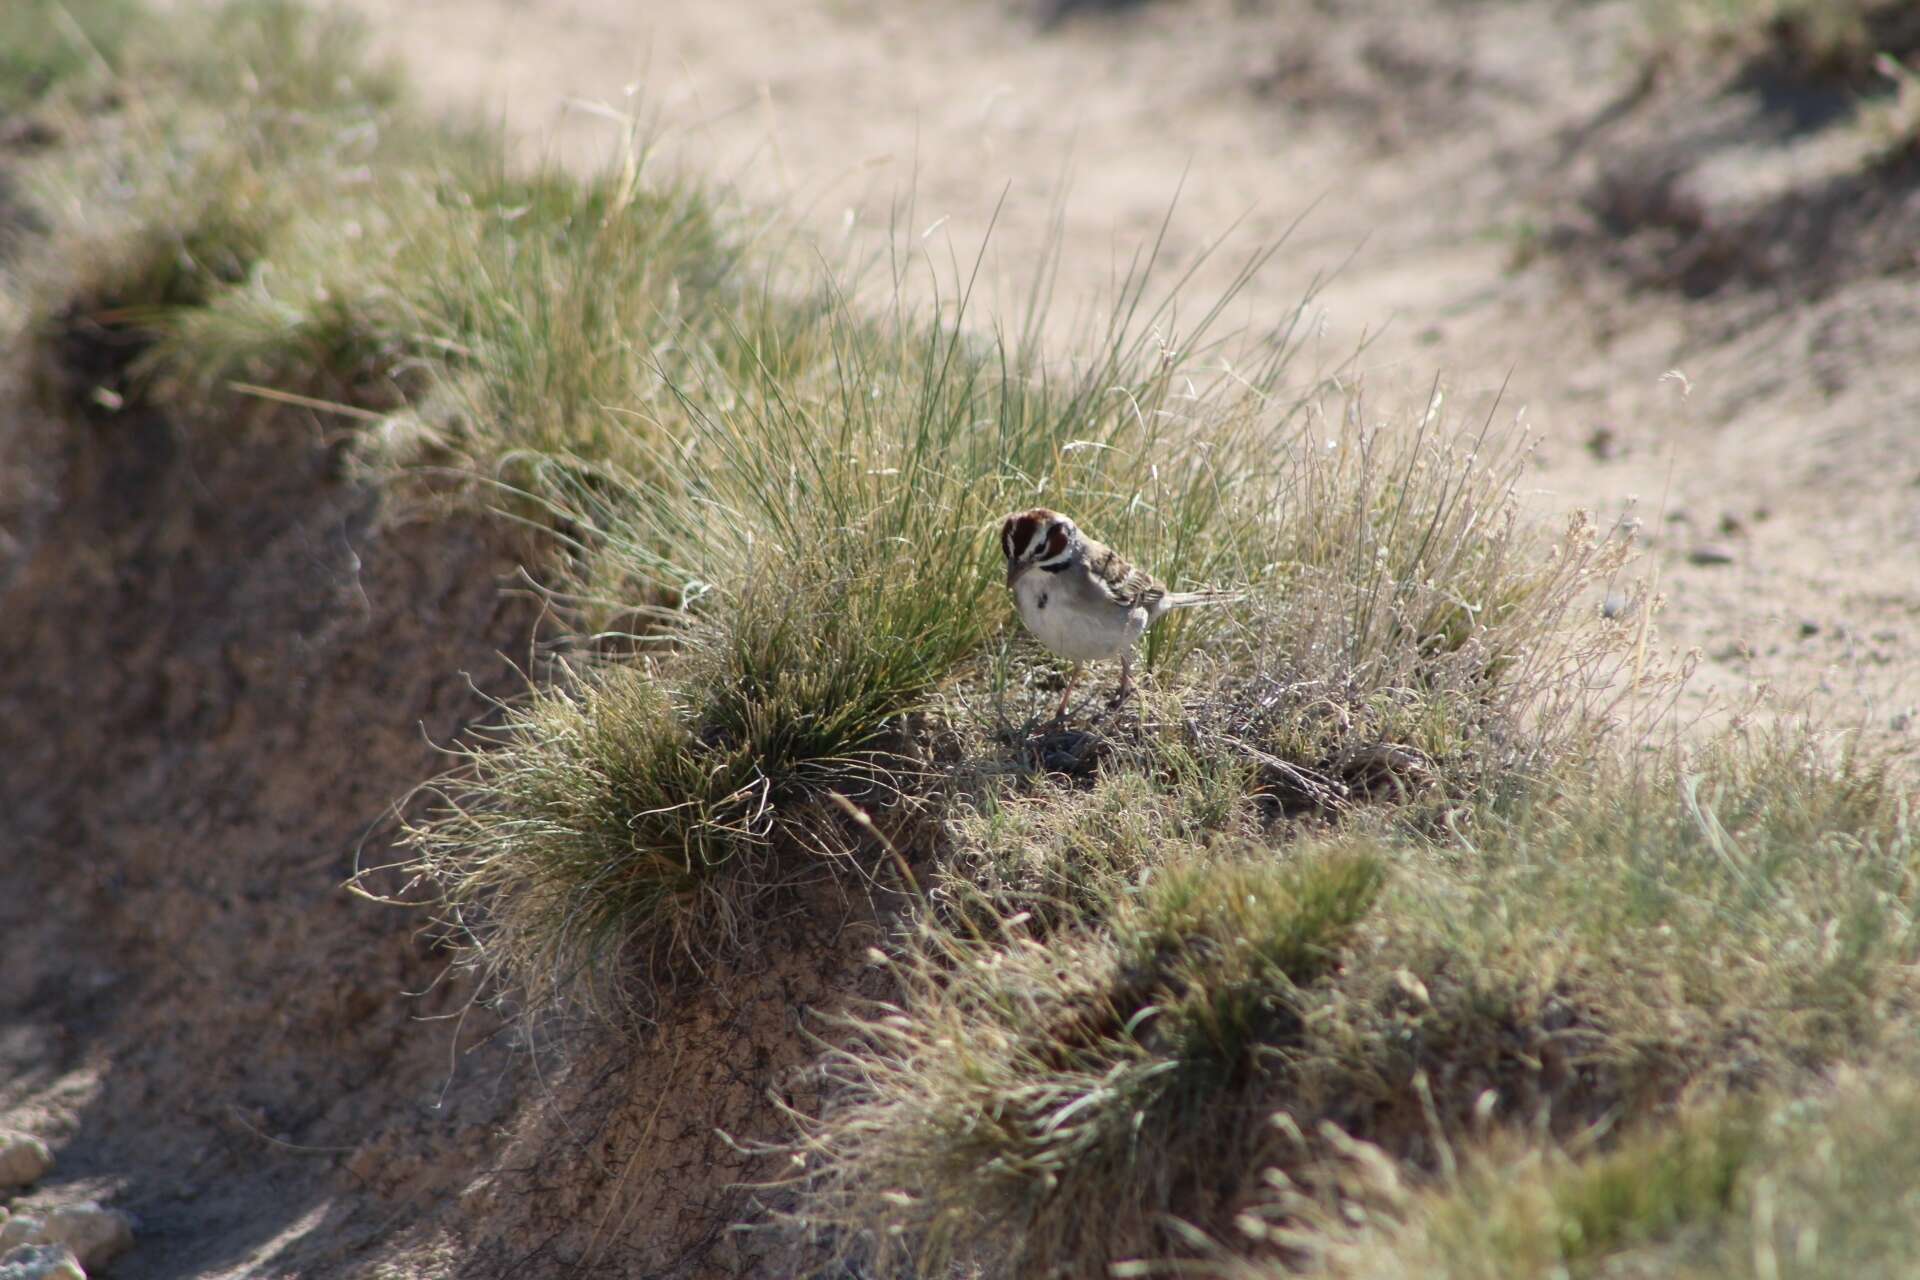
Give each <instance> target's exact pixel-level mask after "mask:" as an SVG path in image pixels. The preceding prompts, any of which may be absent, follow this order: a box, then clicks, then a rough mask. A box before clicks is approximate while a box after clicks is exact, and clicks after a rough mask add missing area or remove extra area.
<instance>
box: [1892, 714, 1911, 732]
mask: <svg viewBox="0 0 1920 1280" xmlns="http://www.w3.org/2000/svg"><path fill="white" fill-rule="evenodd" d="M1913 715H1914V713H1913V712H1911V711H1897V712H1895V713H1894V715H1893V717H1892V718H1891V719H1889V720H1888V721H1887V728H1889V729H1891V730H1893V731H1894V732H1895V733H1905V732H1906V731H1907V730H1909V729H1911V728H1913Z"/></svg>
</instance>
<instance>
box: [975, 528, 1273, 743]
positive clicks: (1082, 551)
mask: <svg viewBox="0 0 1920 1280" xmlns="http://www.w3.org/2000/svg"><path fill="white" fill-rule="evenodd" d="M1000 550H1001V551H1002V552H1003V553H1005V555H1006V557H1007V586H1008V587H1009V588H1010V589H1011V590H1012V591H1013V599H1014V603H1015V604H1016V605H1018V606H1019V609H1020V621H1022V622H1024V623H1026V624H1027V630H1029V631H1031V632H1033V634H1034V638H1035V639H1037V640H1039V641H1040V643H1041V644H1043V645H1045V646H1047V648H1049V649H1051V650H1053V651H1054V652H1055V653H1057V654H1059V655H1060V656H1061V657H1063V658H1066V659H1068V660H1069V661H1071V662H1072V663H1073V670H1072V671H1071V672H1069V673H1068V675H1067V687H1066V688H1065V689H1063V690H1062V691H1061V693H1060V705H1059V706H1058V707H1057V708H1055V709H1054V713H1053V714H1054V718H1055V719H1056V720H1057V719H1059V718H1060V717H1061V716H1063V715H1065V714H1066V710H1067V697H1068V695H1069V694H1071V693H1072V692H1073V682H1074V681H1075V680H1077V679H1079V678H1080V666H1081V664H1082V663H1085V662H1088V661H1091V660H1092V659H1094V658H1118V659H1120V689H1119V691H1118V692H1117V693H1115V694H1114V699H1113V700H1114V702H1115V703H1116V704H1118V703H1119V702H1120V701H1121V700H1122V699H1124V698H1125V697H1126V696H1127V692H1128V690H1130V689H1131V688H1132V687H1133V645H1134V642H1135V641H1137V640H1138V639H1139V638H1140V636H1141V633H1142V632H1144V631H1145V630H1146V629H1147V628H1148V627H1150V626H1152V625H1153V624H1154V623H1155V622H1158V621H1159V620H1160V618H1161V617H1162V616H1163V615H1164V614H1166V613H1167V612H1168V611H1169V610H1171V609H1186V608H1191V607H1192V606H1194V605H1202V604H1228V603H1231V602H1232V601H1234V600H1238V599H1239V598H1240V595H1239V593H1238V592H1233V591H1178V592H1170V591H1168V590H1167V589H1166V588H1165V587H1164V586H1162V585H1160V583H1158V582H1156V581H1155V580H1154V578H1153V576H1152V575H1151V574H1149V573H1147V572H1146V570H1144V569H1136V568H1134V567H1133V566H1132V565H1130V564H1128V563H1127V562H1126V561H1125V560H1122V559H1121V558H1120V557H1119V555H1118V554H1117V553H1115V551H1114V550H1113V548H1112V547H1109V546H1106V545H1105V544H1103V543H1099V542H1095V541H1094V540H1093V539H1092V538H1089V537H1087V536H1086V535H1085V534H1083V533H1081V532H1080V527H1079V526H1078V525H1076V524H1074V522H1073V521H1072V520H1069V519H1068V518H1067V517H1066V516H1063V515H1061V514H1060V513H1059V512H1057V511H1049V510H1047V509H1046V508H1045V507H1035V508H1034V509H1033V510H1031V511H1022V512H1019V513H1017V514H1015V515H1010V516H1008V517H1007V518H1006V520H1005V521H1004V522H1003V523H1002V524H1001V526H1000Z"/></svg>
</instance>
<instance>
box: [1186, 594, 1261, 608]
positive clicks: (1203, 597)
mask: <svg viewBox="0 0 1920 1280" xmlns="http://www.w3.org/2000/svg"><path fill="white" fill-rule="evenodd" d="M1246 598H1247V593H1246V592H1244V591H1169V592H1168V593H1167V608H1169V609H1192V608H1195V607H1197V606H1199V605H1203V604H1233V603H1234V602H1236V601H1239V600H1244V599H1246Z"/></svg>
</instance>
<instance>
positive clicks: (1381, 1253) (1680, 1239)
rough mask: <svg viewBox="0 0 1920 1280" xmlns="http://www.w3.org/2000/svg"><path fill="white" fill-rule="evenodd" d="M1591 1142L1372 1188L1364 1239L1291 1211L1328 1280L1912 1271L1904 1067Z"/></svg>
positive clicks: (1910, 1146) (1723, 1106)
mask: <svg viewBox="0 0 1920 1280" xmlns="http://www.w3.org/2000/svg"><path fill="white" fill-rule="evenodd" d="M1597 1138H1598V1135H1595V1138H1594V1139H1590V1140H1588V1141H1587V1142H1584V1143H1581V1144H1579V1146H1578V1147H1576V1148H1574V1149H1571V1150H1569V1149H1567V1148H1562V1147H1557V1146H1552V1145H1542V1144H1539V1143H1515V1142H1511V1141H1496V1142H1494V1143H1492V1144H1490V1146H1489V1147H1488V1148H1487V1149H1483V1150H1473V1151H1470V1152H1468V1153H1466V1154H1465V1155H1464V1156H1463V1158H1462V1161H1461V1166H1460V1168H1459V1170H1458V1171H1457V1172H1456V1173H1455V1174H1453V1175H1452V1176H1449V1177H1448V1178H1446V1179H1444V1180H1442V1181H1441V1182H1440V1184H1439V1185H1437V1186H1434V1187H1431V1188H1429V1189H1426V1190H1424V1191H1420V1192H1418V1193H1413V1192H1411V1191H1410V1189H1409V1188H1408V1187H1407V1186H1406V1185H1405V1184H1397V1185H1393V1184H1386V1183H1384V1182H1383V1181H1382V1180H1379V1179H1376V1182H1375V1185H1376V1187H1377V1188H1378V1191H1377V1192H1376V1193H1375V1194H1374V1195H1373V1196H1372V1197H1371V1199H1372V1203H1373V1205H1374V1206H1375V1210H1376V1212H1375V1213H1374V1214H1373V1216H1372V1217H1371V1218H1370V1220H1369V1226H1370V1227H1371V1228H1372V1230H1369V1231H1357V1230H1355V1229H1353V1227H1352V1226H1351V1224H1349V1223H1345V1222H1342V1221H1340V1220H1339V1219H1338V1217H1337V1216H1336V1215H1332V1214H1326V1213H1324V1212H1321V1211H1320V1208H1319V1206H1316V1205H1312V1204H1309V1203H1306V1202H1304V1201H1301V1200H1299V1199H1297V1198H1296V1199H1295V1201H1294V1207H1295V1210H1296V1213H1297V1214H1298V1216H1300V1217H1301V1218H1303V1219H1310V1220H1313V1221H1314V1222H1316V1223H1317V1225H1318V1230H1319V1232H1320V1233H1321V1234H1322V1237H1323V1239H1322V1245H1321V1247H1319V1248H1316V1249H1315V1250H1314V1252H1315V1253H1316V1254H1317V1255H1318V1256H1319V1258H1320V1260H1321V1263H1322V1267H1321V1269H1322V1270H1323V1271H1324V1273H1325V1274H1329V1275H1333V1276H1353V1277H1361V1276H1365V1277H1382V1278H1384V1280H1393V1278H1395V1277H1401V1276H1409V1277H1411V1276H1421V1277H1428V1276H1431V1277H1436V1278H1439V1280H1503V1278H1506V1277H1512V1278H1513V1280H1518V1278H1519V1277H1525V1276H1538V1275H1546V1274H1553V1273H1556V1272H1558V1273H1563V1274H1572V1275H1612V1274H1646V1275H1655V1274H1657V1275H1662V1276H1676V1277H1698V1278H1699V1280H1706V1277H1721V1276H1727V1277H1755V1278H1756V1280H1757V1278H1758V1277H1763V1276H1764V1277H1781V1278H1783V1280H1787V1278H1797V1277H1807V1278H1809V1280H1811V1277H1815V1276H1839V1275H1844V1276H1862V1277H1888V1278H1889V1280H1890V1278H1891V1277H1894V1276H1900V1275H1904V1274H1906V1273H1907V1271H1908V1270H1910V1264H1911V1260H1912V1254H1913V1195H1912V1189H1913V1187H1914V1186H1915V1185H1916V1179H1917V1178H1920V1169H1916V1168H1915V1165H1914V1151H1915V1149H1916V1146H1915V1140H1916V1138H1920V1096H1917V1095H1916V1091H1915V1089H1914V1086H1913V1082H1912V1078H1911V1074H1910V1066H1909V1064H1908V1062H1907V1060H1906V1058H1905V1057H1903V1056H1895V1057H1893V1058H1891V1059H1882V1060H1879V1061H1877V1062H1875V1063H1874V1064H1873V1065H1871V1066H1869V1067H1867V1068H1866V1069H1842V1070H1841V1071H1839V1072H1838V1073H1837V1074H1836V1076H1835V1078H1833V1079H1832V1080H1830V1081H1821V1082H1819V1083H1818V1084H1816V1085H1815V1086H1814V1087H1813V1088H1812V1089H1811V1090H1809V1091H1808V1092H1807V1093H1806V1094H1804V1095H1800V1096H1794V1095H1783V1094H1778V1093H1773V1092H1768V1093H1766V1094H1763V1095H1761V1096H1758V1097H1754V1096H1744V1097H1734V1098H1719V1099H1708V1100H1705V1101H1703V1102H1700V1103H1698V1104H1696V1105H1695V1106H1693V1107H1690V1108H1689V1109H1688V1110H1687V1111H1686V1112H1684V1113H1683V1114H1682V1115H1681V1116H1680V1117H1678V1118H1677V1120H1676V1122H1675V1123H1673V1124H1671V1125H1668V1126H1663V1127H1658V1128H1649V1129H1646V1130H1642V1131H1638V1132H1636V1133H1633V1134H1631V1135H1629V1136H1627V1137H1626V1138H1625V1139H1624V1140H1622V1141H1620V1142H1619V1143H1617V1144H1603V1143H1602V1142H1600V1141H1597V1140H1596V1139H1597ZM1582 1147H1583V1148H1585V1149H1584V1151H1583V1150H1581V1149H1580V1148H1582ZM1596 1148H1597V1149H1596ZM1230 1274H1233V1275H1234V1276H1235V1277H1236V1280H1255V1277H1260V1276H1278V1275H1282V1274H1292V1271H1291V1270H1290V1269H1284V1268H1280V1267H1246V1268H1244V1269H1242V1270H1236V1271H1232V1272H1230Z"/></svg>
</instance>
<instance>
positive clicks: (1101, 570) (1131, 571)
mask: <svg viewBox="0 0 1920 1280" xmlns="http://www.w3.org/2000/svg"><path fill="white" fill-rule="evenodd" d="M1087 574H1088V576H1089V577H1091V578H1092V579H1093V582H1094V585H1095V586H1096V587H1098V588H1099V589H1100V590H1101V591H1103V592H1105V593H1106V596H1107V598H1108V599H1109V600H1112V601H1113V602H1114V603H1115V604H1120V605H1125V606H1126V607H1127V608H1129V609H1143V608H1144V609H1151V608H1153V606H1154V605H1155V604H1156V603H1158V602H1159V600H1160V598H1161V597H1162V596H1164V595H1166V594H1167V589H1166V588H1165V587H1163V586H1161V585H1160V584H1159V583H1158V582H1155V581H1154V580H1153V575H1152V574H1150V573H1148V572H1147V571H1146V570H1145V569H1138V568H1135V567H1134V566H1133V565H1130V564H1128V563H1127V562H1126V561H1125V560H1123V559H1121V558H1120V555H1119V553H1118V552H1116V551H1114V549H1113V548H1112V547H1109V546H1106V545H1105V544H1103V543H1099V542H1094V541H1092V540H1090V539H1089V540H1088V542H1087Z"/></svg>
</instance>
